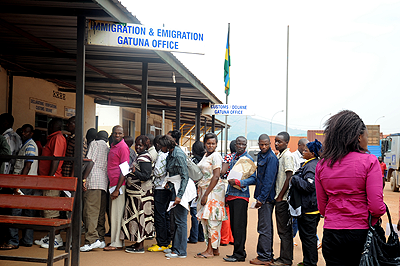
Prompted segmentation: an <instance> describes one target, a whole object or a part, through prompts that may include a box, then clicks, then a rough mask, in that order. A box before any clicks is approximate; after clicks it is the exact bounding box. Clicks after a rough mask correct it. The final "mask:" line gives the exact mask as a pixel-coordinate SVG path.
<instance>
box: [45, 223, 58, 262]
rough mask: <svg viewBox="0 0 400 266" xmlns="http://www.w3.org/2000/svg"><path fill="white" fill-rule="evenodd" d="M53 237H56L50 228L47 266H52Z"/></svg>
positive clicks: (53, 230)
mask: <svg viewBox="0 0 400 266" xmlns="http://www.w3.org/2000/svg"><path fill="white" fill-rule="evenodd" d="M55 235H56V231H55V229H54V228H51V229H50V231H49V251H48V254H47V266H53V262H54V240H55Z"/></svg>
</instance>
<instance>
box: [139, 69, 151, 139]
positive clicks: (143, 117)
mask: <svg viewBox="0 0 400 266" xmlns="http://www.w3.org/2000/svg"><path fill="white" fill-rule="evenodd" d="M148 72H149V65H148V63H147V62H143V63H142V105H141V117H140V134H141V135H146V134H147V132H146V131H147V94H148V87H149V75H148Z"/></svg>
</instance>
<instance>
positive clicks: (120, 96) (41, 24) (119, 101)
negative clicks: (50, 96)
mask: <svg viewBox="0 0 400 266" xmlns="http://www.w3.org/2000/svg"><path fill="white" fill-rule="evenodd" d="M0 5H1V8H0V64H1V65H2V66H3V67H5V68H6V69H7V70H10V71H11V73H12V74H13V75H15V76H28V77H37V78H43V79H46V80H48V81H51V82H53V83H55V84H57V85H58V86H59V90H60V91H68V92H75V79H76V62H75V59H76V53H77V51H76V43H77V37H76V36H77V16H79V15H82V16H85V17H86V18H87V19H95V20H104V21H114V22H123V23H137V24H140V21H139V20H138V19H137V18H136V17H135V16H133V15H132V14H131V13H130V12H129V11H128V10H127V9H126V8H125V7H123V6H122V5H121V3H119V2H118V1H116V0H83V1H82V0H79V1H77V0H75V1H74V0H54V1H50V0H42V1H36V0H35V1H33V0H0ZM85 58H86V79H85V94H86V95H89V96H91V97H93V98H94V99H95V102H96V103H100V104H110V105H117V106H127V107H133V108H140V105H141V86H142V85H141V84H142V62H147V63H148V80H149V83H148V84H149V88H148V99H149V100H148V110H149V111H150V112H152V113H154V114H158V115H161V113H162V110H166V115H167V117H166V118H168V119H172V120H175V105H176V92H175V91H176V90H175V88H176V87H181V122H182V123H190V124H194V121H195V112H196V107H197V102H201V103H206V102H210V103H215V104H220V103H222V102H221V101H220V100H219V99H218V98H217V97H216V96H215V95H214V94H213V93H212V92H211V91H210V90H209V89H208V88H207V87H206V86H205V85H204V84H203V83H202V82H201V81H200V80H199V79H197V78H196V77H195V76H194V75H193V73H191V72H190V71H189V70H188V69H187V68H186V67H185V66H184V65H183V64H182V63H181V62H180V61H179V60H178V59H177V58H176V57H175V56H174V55H173V54H172V53H169V52H163V51H149V50H140V49H132V48H120V47H118V48H117V47H108V46H94V45H86V56H85ZM172 75H175V80H176V83H174V82H173V79H172ZM216 125H217V126H218V127H222V126H224V123H223V122H222V121H219V120H216Z"/></svg>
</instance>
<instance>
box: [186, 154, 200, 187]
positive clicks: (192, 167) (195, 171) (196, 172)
mask: <svg viewBox="0 0 400 266" xmlns="http://www.w3.org/2000/svg"><path fill="white" fill-rule="evenodd" d="M186 164H187V168H188V175H189V177H190V178H191V179H192V180H193V181H194V182H197V181H199V180H200V179H202V178H203V173H202V172H201V169H200V167H198V166H197V164H195V163H194V162H192V160H190V158H189V157H188V156H186Z"/></svg>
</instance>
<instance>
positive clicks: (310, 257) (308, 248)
mask: <svg viewBox="0 0 400 266" xmlns="http://www.w3.org/2000/svg"><path fill="white" fill-rule="evenodd" d="M319 219H320V215H319V213H318V214H303V215H302V216H301V217H299V218H297V224H298V226H299V235H300V240H301V245H302V249H303V263H304V265H305V266H317V263H318V248H317V242H318V239H317V227H318V222H319Z"/></svg>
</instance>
